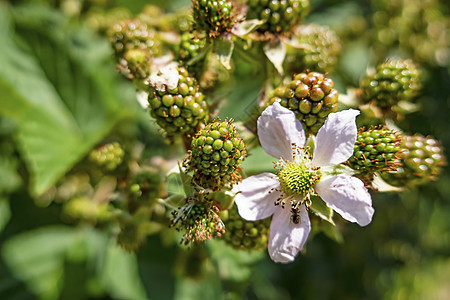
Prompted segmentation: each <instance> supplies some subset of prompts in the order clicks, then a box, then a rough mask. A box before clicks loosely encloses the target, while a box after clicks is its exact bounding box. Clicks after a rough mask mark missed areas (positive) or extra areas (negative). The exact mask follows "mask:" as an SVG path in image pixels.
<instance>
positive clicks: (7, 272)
mask: <svg viewBox="0 0 450 300" xmlns="http://www.w3.org/2000/svg"><path fill="white" fill-rule="evenodd" d="M149 2H150V3H153V4H157V5H160V6H162V7H164V8H165V9H167V10H169V11H174V10H177V9H181V8H183V7H186V6H187V5H189V1H181V0H180V1H177V0H173V1H122V0H117V1H112V0H89V1H88V0H85V1H81V0H67V1H63V0H60V1H59V0H53V1H9V3H8V2H3V3H0V257H1V258H0V298H1V299H97V298H98V299H147V298H149V299H303V298H305V299H381V298H382V299H449V298H450V285H449V284H448V283H449V282H450V217H449V215H450V196H449V195H450V184H449V183H450V172H449V169H448V167H447V168H445V169H444V172H443V174H442V176H441V178H440V179H439V180H438V181H437V182H432V183H430V184H428V185H427V186H423V187H420V188H418V189H417V190H414V191H404V192H402V193H399V194H389V193H374V195H373V205H374V208H375V216H374V219H373V221H372V223H371V224H370V225H369V226H367V227H366V228H364V229H361V228H359V227H358V226H356V225H353V224H344V223H343V222H340V221H341V220H340V219H338V220H337V225H338V227H339V228H340V229H341V230H342V232H343V233H344V241H343V243H342V244H338V243H336V242H334V241H332V240H331V239H329V238H328V237H326V236H325V235H324V234H323V233H317V234H316V235H315V236H314V237H313V238H311V237H310V240H309V241H308V243H307V249H306V253H305V254H303V255H301V256H299V257H298V258H297V260H296V261H295V262H294V263H292V264H288V265H280V264H275V263H273V262H272V261H271V260H270V259H269V258H268V256H267V254H266V253H265V252H262V253H260V252H256V253H254V252H248V253H247V252H243V251H236V250H233V249H231V248H229V247H225V244H224V243H223V242H222V241H211V242H208V243H206V244H205V245H200V246H199V247H194V248H191V249H186V248H185V247H180V246H179V245H177V244H176V242H175V241H176V239H175V238H174V235H177V233H176V232H170V233H169V232H168V231H167V230H166V231H161V232H162V233H161V234H160V233H156V234H153V235H151V236H150V237H149V238H148V239H147V240H146V241H145V242H144V244H143V246H142V247H141V248H140V249H139V250H138V251H137V252H136V253H127V252H125V251H124V250H123V249H122V248H120V247H119V246H117V245H116V243H115V240H114V238H113V237H112V236H111V234H110V232H113V233H114V232H116V231H117V228H103V227H102V226H106V225H102V224H96V225H95V226H90V225H89V224H83V223H80V224H79V225H74V224H73V223H72V222H70V221H68V220H67V219H66V218H64V217H63V214H62V209H63V208H62V204H61V203H58V202H57V201H52V200H50V201H48V200H46V199H48V198H49V197H50V198H51V197H52V195H48V194H46V193H44V192H46V191H48V190H49V189H50V190H51V189H52V187H53V186H54V185H55V184H59V183H61V181H62V180H63V179H62V178H63V176H64V175H65V174H67V173H68V172H69V171H71V170H73V168H74V166H75V168H76V166H77V163H79V162H80V161H83V159H84V158H85V157H86V155H87V154H88V153H89V151H90V150H91V149H92V148H93V147H94V146H96V145H97V144H98V143H99V142H101V141H102V140H103V139H104V138H105V137H108V136H120V137H122V138H123V139H125V140H126V139H128V140H129V139H138V140H139V141H140V142H141V143H142V144H143V145H145V151H144V154H143V156H144V157H147V158H150V157H152V156H155V155H161V154H166V153H169V154H177V151H176V150H170V149H169V147H168V146H167V143H166V142H165V141H164V139H163V138H162V136H161V134H160V132H159V131H158V129H156V127H155V125H154V124H153V123H152V122H149V121H148V118H147V116H146V115H145V114H144V113H142V112H140V111H139V108H138V105H137V102H136V101H135V95H134V89H133V86H132V85H131V84H130V83H129V82H125V81H123V80H122V79H121V78H119V76H118V75H116V72H115V70H114V62H113V56H112V50H111V49H110V47H109V44H108V42H107V40H106V38H105V37H102V36H100V35H99V34H97V33H96V32H94V30H92V29H91V28H89V27H88V26H86V24H87V21H86V19H85V18H84V17H85V14H86V12H87V11H89V9H94V8H95V9H97V10H98V11H100V12H102V13H105V12H106V11H108V10H111V9H113V8H117V7H122V8H123V9H125V10H128V11H129V13H130V15H131V14H136V13H138V12H139V11H141V9H142V8H143V7H144V5H147V4H149ZM369 2H373V3H375V2H376V1H346V2H345V3H343V2H342V1H333V0H316V1H312V12H311V14H310V16H308V18H307V20H306V23H308V22H315V23H318V24H323V25H329V26H332V27H333V28H334V29H335V30H336V31H337V33H338V34H339V35H340V37H341V38H342V39H343V41H344V44H343V50H342V53H343V54H342V56H341V58H340V61H339V65H338V70H337V71H336V72H334V73H333V74H331V77H332V78H333V80H335V82H336V83H337V86H338V89H339V90H340V92H341V93H345V87H347V86H357V85H358V82H359V80H360V78H361V76H362V75H363V74H364V72H365V70H366V68H367V67H368V66H369V65H371V66H373V65H375V64H376V63H379V62H381V61H383V60H384V56H381V55H379V52H377V51H378V50H379V49H380V41H379V40H377V39H376V38H373V37H374V36H377V35H376V34H374V33H376V30H377V28H376V27H377V26H378V27H379V23H377V24H376V25H377V26H374V24H372V21H371V20H372V19H371V16H373V15H374V14H375V13H376V11H377V10H378V11H382V10H383V9H386V7H383V6H382V5H378V6H377V5H372V6H371V5H369ZM425 2H427V3H431V2H428V1H425ZM435 2H437V3H438V4H439V5H441V6H440V7H444V6H443V4H444V2H442V3H440V2H438V1H435ZM396 3H399V1H396ZM433 3H434V2H433ZM440 15H441V17H442V18H445V20H446V22H447V23H448V22H450V17H449V15H448V7H447V9H442V11H441V13H440ZM397 17H398V16H397ZM391 29H392V30H394V31H395V28H391ZM447 29H448V28H447ZM447 34H448V31H447ZM378 36H379V35H378ZM381 42H382V41H381ZM381 44H382V46H383V49H384V53H402V54H406V55H409V56H414V53H413V52H411V51H412V50H411V49H410V48H408V47H406V48H405V47H403V48H402V46H404V44H401V43H400V44H392V45H389V47H386V44H385V43H384V44H383V43H381ZM447 46H448V45H447ZM408 51H409V52H408ZM427 57H428V56H427ZM422 63H423V65H424V67H425V74H426V78H425V83H424V86H425V88H424V91H423V95H422V97H421V98H420V103H421V105H422V106H421V107H422V108H421V110H419V111H418V112H415V113H413V114H411V115H408V116H407V117H405V118H404V119H403V120H400V124H401V127H402V128H403V129H404V130H405V131H406V132H419V133H421V134H423V135H433V136H435V137H437V138H438V139H439V140H440V141H441V142H442V144H443V146H444V147H445V148H446V149H450V131H449V130H448V128H449V126H450V121H449V118H448V116H449V115H450V85H449V84H448V82H450V75H449V71H450V66H449V64H448V63H447V64H446V65H442V64H433V63H432V62H431V63H430V61H429V60H428V61H424V62H422ZM239 72H241V73H239ZM245 78H247V79H245ZM262 82H263V81H262V79H261V80H260V79H259V77H258V76H254V77H252V78H251V80H249V79H248V72H246V71H242V70H241V71H236V72H235V74H234V79H233V80H232V81H231V83H230V86H231V87H230V88H229V91H231V92H226V91H224V94H227V96H228V103H227V104H226V105H225V106H224V107H223V109H222V110H221V117H233V118H235V119H237V120H240V119H242V118H243V114H248V113H250V109H248V107H249V106H250V105H251V104H252V103H253V102H254V101H255V99H256V98H257V96H258V91H259V88H260V86H261V85H262ZM260 152H261V153H260ZM262 161H267V156H266V155H265V153H263V151H259V149H258V150H257V151H254V152H252V155H251V156H250V157H249V158H248V159H247V160H246V162H245V164H244V168H245V171H246V173H247V174H256V173H259V172H261V171H265V168H266V167H265V166H268V167H270V166H271V164H270V162H271V160H269V161H267V164H263V163H262ZM447 161H448V159H447ZM173 180H174V179H173V178H172V179H171V180H169V184H171V186H169V191H170V190H172V191H173V190H174V189H175V190H177V191H181V188H180V184H179V183H177V182H173ZM42 206H45V207H42ZM155 232H157V230H156V231H155Z"/></svg>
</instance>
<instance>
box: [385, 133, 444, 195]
mask: <svg viewBox="0 0 450 300" xmlns="http://www.w3.org/2000/svg"><path fill="white" fill-rule="evenodd" d="M400 147H401V148H402V151H401V153H400V160H399V161H398V162H399V164H400V166H399V167H398V168H397V171H396V172H387V173H383V174H382V177H383V179H384V180H386V182H388V183H389V184H390V185H393V186H400V187H414V186H417V185H421V184H425V183H427V182H428V181H430V180H436V177H437V175H439V174H440V173H441V171H442V170H441V169H442V166H443V165H445V157H444V153H443V152H444V151H443V148H442V146H441V145H440V144H439V142H438V141H437V140H435V139H433V138H430V137H423V136H421V135H419V134H415V135H413V136H403V137H402V143H401V145H400Z"/></svg>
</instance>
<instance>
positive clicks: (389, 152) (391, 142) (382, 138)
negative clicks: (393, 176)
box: [348, 127, 400, 174]
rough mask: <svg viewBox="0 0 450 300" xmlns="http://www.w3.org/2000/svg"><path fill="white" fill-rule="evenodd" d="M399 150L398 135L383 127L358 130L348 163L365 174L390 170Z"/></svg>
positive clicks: (393, 168)
mask: <svg viewBox="0 0 450 300" xmlns="http://www.w3.org/2000/svg"><path fill="white" fill-rule="evenodd" d="M399 152H400V137H399V136H398V135H397V134H396V133H395V132H394V131H392V130H388V129H386V128H384V127H381V128H370V129H369V130H364V129H362V130H360V132H359V133H358V136H357V138H356V143H355V147H354V152H353V156H352V157H350V158H349V160H348V164H349V165H350V167H351V168H352V169H355V170H358V171H361V173H365V174H373V173H375V172H384V171H392V170H395V169H396V160H397V159H398V154H399Z"/></svg>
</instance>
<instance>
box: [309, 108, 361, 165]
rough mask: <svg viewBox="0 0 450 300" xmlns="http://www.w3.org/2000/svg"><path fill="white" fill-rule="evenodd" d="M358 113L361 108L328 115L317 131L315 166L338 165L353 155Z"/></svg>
mask: <svg viewBox="0 0 450 300" xmlns="http://www.w3.org/2000/svg"><path fill="white" fill-rule="evenodd" d="M357 115H359V110H354V109H349V110H344V111H340V112H337V113H331V114H329V115H328V118H327V120H326V121H325V124H324V125H323V126H322V127H321V128H320V129H319V132H318V133H317V137H316V146H315V148H314V155H313V161H312V163H313V165H314V166H317V167H320V166H330V165H337V164H340V163H342V162H344V161H346V160H347V159H349V157H350V156H352V154H353V147H354V146H355V142H356V135H357V133H358V129H357V128H356V121H355V119H356V116H357Z"/></svg>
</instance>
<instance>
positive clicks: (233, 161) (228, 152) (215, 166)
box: [190, 121, 247, 178]
mask: <svg viewBox="0 0 450 300" xmlns="http://www.w3.org/2000/svg"><path fill="white" fill-rule="evenodd" d="M191 147H192V158H191V162H190V168H191V169H193V170H195V171H196V172H197V173H200V174H202V175H204V176H207V177H213V178H223V177H225V176H227V175H230V174H232V173H234V172H235V171H236V169H237V168H238V167H239V166H240V164H241V161H242V160H243V159H244V157H245V156H246V155H247V154H246V148H245V145H244V141H243V140H242V139H241V138H239V133H238V132H237V130H236V129H235V128H234V126H233V125H232V123H231V122H230V121H225V122H213V123H210V124H208V125H207V126H206V127H205V128H204V129H202V130H200V131H199V132H198V133H197V135H196V136H195V137H194V138H193V139H192V143H191Z"/></svg>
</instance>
